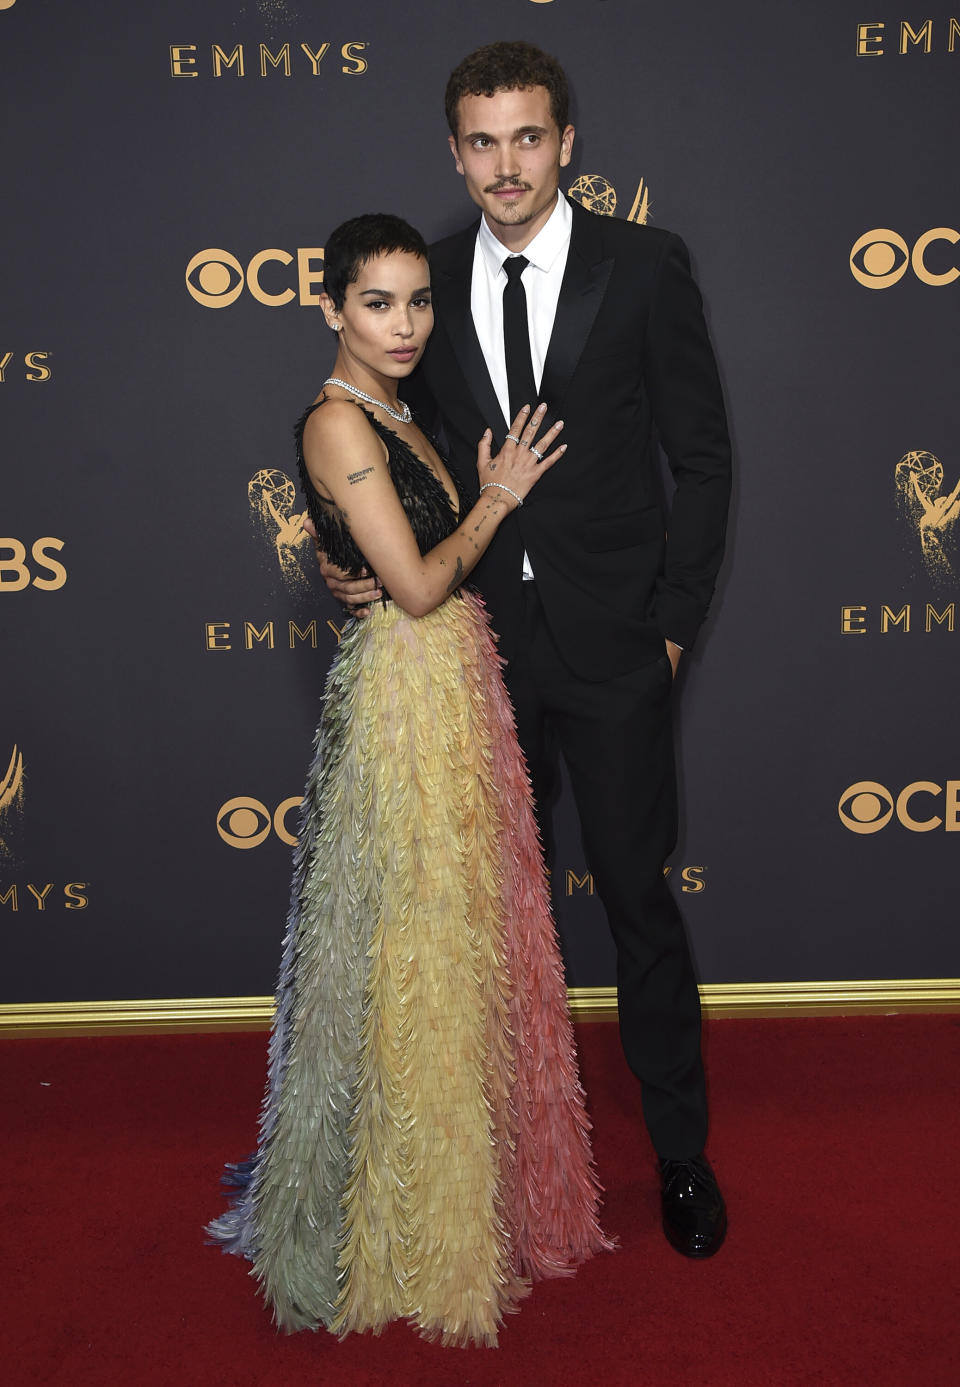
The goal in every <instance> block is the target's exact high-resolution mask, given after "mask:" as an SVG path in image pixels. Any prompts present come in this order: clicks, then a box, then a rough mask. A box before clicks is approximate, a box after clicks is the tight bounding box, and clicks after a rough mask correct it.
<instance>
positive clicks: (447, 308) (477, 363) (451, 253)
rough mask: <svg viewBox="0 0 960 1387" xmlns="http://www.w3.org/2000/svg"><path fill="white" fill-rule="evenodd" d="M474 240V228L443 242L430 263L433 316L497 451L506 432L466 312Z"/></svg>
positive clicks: (491, 383)
mask: <svg viewBox="0 0 960 1387" xmlns="http://www.w3.org/2000/svg"><path fill="white" fill-rule="evenodd" d="M476 239H477V227H476V225H474V226H472V227H470V228H469V229H468V230H466V231H464V232H462V233H461V234H460V235H459V236H456V237H454V238H453V239H452V240H450V241H447V242H445V244H444V246H443V248H442V254H436V255H435V256H434V257H433V258H432V260H431V270H432V275H433V304H434V313H435V314H436V316H437V318H438V319H439V320H440V322H441V323H442V324H443V326H444V328H445V329H446V332H447V336H448V337H449V339H450V342H451V345H452V346H453V351H454V355H455V356H456V358H457V364H458V365H459V367H460V370H461V371H462V373H463V377H464V379H465V381H466V382H467V387H468V389H469V391H470V393H471V395H472V396H473V398H474V400H475V401H476V404H477V408H478V409H479V411H480V414H481V417H482V418H483V419H484V420H485V421H486V423H487V424H489V426H490V428H491V429H492V430H493V434H494V440H495V442H496V445H497V447H499V446H500V445H501V444H502V442H503V440H504V437H505V436H506V432H507V425H506V424H505V423H504V422H503V412H502V410H501V409H500V401H499V400H498V399H497V392H496V391H495V390H494V388H493V381H492V380H491V379H490V372H489V371H488V370H487V363H486V361H485V359H484V355H483V351H482V349H481V347H480V339H479V338H478V337H477V330H476V328H475V327H474V324H473V314H472V312H471V311H470V286H471V280H472V277H473V251H474V246H475V244H476Z"/></svg>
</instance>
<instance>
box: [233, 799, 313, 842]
mask: <svg viewBox="0 0 960 1387" xmlns="http://www.w3.org/2000/svg"><path fill="white" fill-rule="evenodd" d="M302 800H303V796H302V795H292V796H291V797H290V799H285V800H281V802H280V803H279V804H278V805H277V807H276V809H275V810H274V811H273V813H272V814H271V813H270V810H269V809H268V808H267V806H266V805H265V804H261V802H260V800H258V799H251V798H250V796H249V795H237V796H236V798H234V799H228V800H227V802H226V804H221V806H220V808H219V809H218V810H217V832H218V833H219V834H220V837H221V838H222V839H223V841H224V842H225V843H228V844H229V845H230V847H231V848H258V847H259V846H260V844H261V843H263V842H265V841H266V839H267V838H268V837H269V834H270V830H271V828H272V829H273V831H274V832H275V833H276V835H277V837H278V838H279V839H280V840H281V841H282V842H284V843H288V844H289V845H290V847H293V846H294V845H295V844H296V841H297V840H296V838H295V837H294V835H293V834H292V833H291V832H290V830H289V829H288V828H287V815H288V814H289V813H290V810H291V809H295V808H296V807H297V806H298V805H299V804H300V803H301V802H302Z"/></svg>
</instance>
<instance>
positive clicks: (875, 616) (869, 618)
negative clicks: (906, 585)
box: [840, 602, 956, 636]
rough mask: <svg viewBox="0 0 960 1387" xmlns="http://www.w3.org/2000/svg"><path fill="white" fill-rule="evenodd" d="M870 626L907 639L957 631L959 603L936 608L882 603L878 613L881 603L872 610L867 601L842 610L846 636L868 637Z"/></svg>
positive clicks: (841, 623) (883, 632) (841, 617)
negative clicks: (913, 633) (915, 634)
mask: <svg viewBox="0 0 960 1387" xmlns="http://www.w3.org/2000/svg"><path fill="white" fill-rule="evenodd" d="M914 608H916V615H915V614H914ZM870 623H873V625H874V627H875V629H876V630H877V631H879V633H880V635H881V636H886V635H889V634H890V633H891V632H894V631H899V632H900V633H901V634H902V635H905V636H907V635H909V634H910V632H911V631H922V632H924V633H925V634H926V635H929V634H930V633H931V631H946V632H953V631H955V630H956V603H954V602H946V603H943V604H940V605H934V603H933V602H927V603H926V604H923V603H920V602H918V603H912V602H901V603H900V605H899V607H898V606H897V604H896V603H893V604H891V605H888V604H887V603H885V602H884V603H880V604H879V610H877V604H874V606H873V607H870V606H868V605H867V604H866V603H865V602H856V603H851V604H850V605H848V606H845V607H841V608H840V630H841V632H842V634H843V635H845V636H865V635H867V633H868V631H869V629H870Z"/></svg>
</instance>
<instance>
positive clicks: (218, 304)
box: [185, 246, 323, 308]
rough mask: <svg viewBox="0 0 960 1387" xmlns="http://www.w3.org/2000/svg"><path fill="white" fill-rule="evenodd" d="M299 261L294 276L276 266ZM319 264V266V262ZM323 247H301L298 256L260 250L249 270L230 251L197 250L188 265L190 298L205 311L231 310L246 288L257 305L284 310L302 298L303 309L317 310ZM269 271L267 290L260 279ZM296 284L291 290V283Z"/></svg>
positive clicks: (248, 263) (287, 252)
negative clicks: (292, 281) (264, 271)
mask: <svg viewBox="0 0 960 1387" xmlns="http://www.w3.org/2000/svg"><path fill="white" fill-rule="evenodd" d="M294 259H296V262H297V268H296V273H295V275H294V274H293V273H292V272H286V273H285V272H284V270H279V269H277V266H278V265H279V266H283V267H284V269H285V267H286V266H288V265H292V264H293V262H294ZM317 261H320V262H321V264H320V267H319V268H318V267H317V264H316V262H317ZM322 262H323V247H322V246H300V247H299V249H298V250H297V253H296V256H293V255H291V254H290V252H289V251H287V250H276V249H272V250H258V251H257V253H256V255H254V256H252V257H251V259H250V260H249V261H248V262H247V266H246V269H244V267H243V265H241V263H240V261H239V260H238V259H237V257H236V256H235V255H231V253H230V252H229V251H228V250H217V249H216V248H213V249H209V250H198V251H197V253H196V255H195V256H194V257H193V259H192V260H191V261H190V263H189V264H188V265H187V270H186V276H185V277H186V283H187V289H188V291H189V293H190V296H191V298H194V299H196V301H197V303H199V304H202V305H203V307H204V308H229V306H230V304H232V303H236V301H237V299H238V298H239V297H240V295H241V294H242V293H243V290H244V286H246V288H247V289H248V290H249V291H250V293H251V294H252V295H253V297H254V298H255V299H256V300H257V302H258V303H263V304H266V306H267V307H268V308H282V307H283V306H284V304H287V303H292V302H293V300H294V299H295V298H298V297H299V300H300V307H301V308H315V307H318V306H319V304H320V293H319V287H320V285H322V283H323V268H322ZM267 265H269V266H270V269H269V271H268V272H267V274H266V276H265V278H266V279H267V281H268V285H267V286H266V287H265V286H264V285H263V284H262V283H261V280H260V276H261V273H262V272H263V270H264V267H265V266H267ZM291 279H294V280H295V282H296V286H297V287H296V289H293V288H291V286H290V280H291Z"/></svg>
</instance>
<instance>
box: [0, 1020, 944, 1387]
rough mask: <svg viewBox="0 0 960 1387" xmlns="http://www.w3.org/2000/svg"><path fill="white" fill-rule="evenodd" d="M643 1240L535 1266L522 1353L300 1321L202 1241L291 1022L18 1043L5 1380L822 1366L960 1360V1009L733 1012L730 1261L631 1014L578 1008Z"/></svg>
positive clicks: (605, 1172)
mask: <svg viewBox="0 0 960 1387" xmlns="http://www.w3.org/2000/svg"><path fill="white" fill-rule="evenodd" d="M578 1036H579V1040H580V1045H581V1059H582V1067H583V1075H584V1081H585V1083H586V1086H587V1091H588V1095H589V1099H590V1105H591V1110H592V1112H593V1116H594V1121H595V1126H596V1133H595V1145H596V1153H597V1160H598V1164H599V1168H600V1175H601V1178H602V1180H603V1182H604V1184H605V1185H606V1187H607V1202H606V1213H605V1221H606V1226H607V1227H608V1228H609V1229H611V1230H613V1231H615V1232H617V1233H618V1234H619V1235H620V1238H621V1241H622V1244H623V1246H622V1250H621V1251H619V1252H617V1253H615V1254H613V1255H610V1256H605V1257H602V1258H600V1259H598V1260H596V1261H594V1262H592V1263H590V1264H589V1265H588V1266H587V1267H585V1268H583V1269H582V1270H581V1272H580V1273H579V1274H578V1276H577V1277H576V1278H575V1279H573V1280H571V1281H564V1282H550V1283H546V1284H542V1285H539V1286H536V1287H535V1288H534V1291H533V1294H532V1295H531V1296H530V1297H529V1298H528V1299H527V1300H526V1301H525V1302H524V1303H523V1305H522V1307H521V1310H520V1313H519V1314H518V1315H516V1316H515V1317H512V1318H511V1319H510V1320H509V1321H508V1323H507V1325H506V1327H505V1329H504V1331H503V1333H502V1335H501V1347H500V1348H499V1349H497V1350H489V1349H488V1350H482V1349H470V1350H457V1349H441V1348H439V1347H437V1346H435V1345H432V1344H425V1343H423V1342H422V1341H421V1340H419V1339H418V1338H417V1337H416V1336H415V1335H414V1334H413V1333H412V1332H411V1331H410V1330H408V1329H407V1328H406V1327H405V1326H403V1325H397V1326H394V1327H392V1328H391V1329H390V1330H389V1331H388V1332H387V1333H386V1334H384V1335H383V1336H382V1337H381V1338H379V1339H374V1338H357V1337H352V1338H350V1339H348V1340H346V1341H345V1342H344V1343H342V1344H341V1343H338V1342H337V1341H336V1340H334V1339H332V1338H331V1337H330V1336H329V1335H326V1334H315V1335H314V1334H301V1335H297V1336H294V1337H292V1338H286V1337H279V1336H278V1335H277V1334H276V1333H275V1332H274V1331H273V1329H272V1328H271V1327H270V1324H269V1321H268V1319H267V1316H266V1314H265V1312H264V1310H263V1306H262V1304H261V1302H260V1301H259V1299H258V1298H257V1297H256V1296H255V1293H254V1284H253V1282H252V1281H251V1280H250V1279H249V1278H248V1277H247V1274H246V1266H245V1264H241V1263H240V1262H238V1261H237V1260H236V1259H234V1258H228V1257H224V1256H222V1255H221V1254H220V1253H219V1252H217V1251H216V1250H214V1249H213V1248H209V1247H205V1246H204V1245H203V1242H202V1235H201V1231H200V1230H201V1225H202V1224H203V1223H204V1221H205V1220H206V1219H208V1218H209V1217H210V1216H211V1215H212V1214H214V1213H216V1212H219V1209H220V1207H221V1204H220V1197H219V1194H218V1192H217V1180H218V1178H219V1172H220V1165H221V1162H222V1161H223V1160H224V1159H225V1158H233V1157H236V1156H238V1155H241V1154H243V1153H244V1152H246V1151H247V1150H248V1149H249V1148H250V1147H251V1145H252V1144H253V1134H254V1125H255V1115H256V1108H257V1104H258V1101H259V1095H260V1089H261V1084H262V1079H263V1067H264V1050H265V1045H266V1036H265V1034H263V1033H260V1034H253V1035H233V1036H170V1037H128V1038H122V1037H121V1038H111V1039H106V1038H104V1039H90V1040H87V1039H67V1040H34V1041H27V1040H13V1041H9V1042H6V1043H5V1044H4V1045H3V1047H2V1054H3V1061H4V1072H5V1082H4V1098H5V1103H4V1116H3V1126H4V1142H3V1148H4V1159H3V1166H2V1174H3V1179H2V1196H0V1198H2V1218H3V1228H4V1232H5V1235H6V1237H5V1251H4V1258H3V1270H4V1292H3V1297H2V1302H0V1303H2V1310H0V1315H2V1319H3V1321H4V1331H3V1332H4V1339H5V1341H6V1342H5V1344H4V1345H3V1361H5V1362H6V1365H7V1366H6V1367H5V1368H4V1369H3V1370H2V1371H3V1378H4V1381H5V1383H7V1384H10V1385H12V1387H21V1384H30V1385H31V1387H34V1384H43V1387H61V1385H62V1387H68V1385H69V1387H88V1384H91V1385H92V1384H96V1387H105V1385H106V1384H114V1383H116V1384H124V1385H125V1387H154V1384H156V1387H160V1384H163V1387H170V1384H177V1387H200V1384H203V1387H299V1385H300V1384H311V1383H316V1384H323V1387H367V1385H368V1384H369V1385H370V1387H373V1385H374V1384H376V1387H380V1384H384V1383H388V1384H390V1385H391V1387H434V1385H435V1384H440V1385H442V1387H461V1384H467V1385H468V1387H474V1385H476V1387H514V1384H521V1383H523V1384H526V1387H574V1385H576V1387H580V1384H593V1383H596V1384H598V1387H599V1385H600V1384H603V1387H607V1385H609V1387H620V1384H623V1387H636V1385H637V1384H647V1383H649V1384H655V1385H656V1387H674V1385H675V1384H676V1387H687V1384H690V1387H694V1385H696V1387H701V1384H702V1387H728V1384H729V1387H753V1384H757V1387H795V1385H796V1387H810V1385H811V1384H816V1385H817V1387H820V1384H825V1385H827V1387H829V1385H830V1384H844V1387H846V1385H847V1384H851V1385H852V1387H859V1385H860V1384H867V1387H886V1384H894V1383H896V1384H901V1383H902V1384H910V1385H911V1387H912V1384H918V1387H919V1385H920V1384H922V1387H947V1384H949V1385H950V1387H954V1384H956V1383H957V1382H960V1327H958V1321H960V1312H958V1305H957V1293H958V1290H960V1254H958V1244H960V1216H958V1208H957V1205H958V1200H957V1189H958V1176H957V1173H956V1166H957V1153H958V1136H960V1115H958V1105H957V1073H958V1065H960V1018H954V1017H949V1016H944V1017H893V1018H879V1017H878V1018H859V1019H851V1020H838V1019H829V1020H793V1021H779V1020H778V1021H715V1022H713V1023H712V1024H710V1025H709V1026H708V1028H707V1044H706V1053H707V1064H708V1072H709V1076H710V1081H711V1095H712V1101H713V1113H714V1117H713V1135H712V1139H711V1144H710V1154H711V1157H712V1160H713V1164H714V1166H715V1168H716V1170H717V1172H718V1175H719V1176H720V1178H721V1182H722V1184H723V1187H724V1190H725V1192H726V1195H727V1200H728V1204H729V1207H730V1234H729V1237H728V1239H727V1243H726V1246H725V1247H724V1248H723V1250H722V1252H721V1253H720V1254H719V1255H718V1256H717V1257H716V1258H714V1259H713V1260H712V1261H709V1262H704V1263H690V1262H687V1261H686V1260H685V1259H683V1258H681V1257H679V1256H678V1255H677V1254H676V1253H674V1252H673V1251H672V1250H671V1249H670V1248H669V1247H668V1246H667V1244H666V1242H665V1241H664V1239H663V1236H662V1234H661V1233H660V1231H659V1225H658V1211H657V1180H656V1172H655V1168H654V1164H653V1159H652V1155H651V1153H650V1148H649V1146H648V1144H647V1141H646V1137H645V1135H644V1133H643V1132H642V1130H641V1123H640V1120H639V1118H638V1116H637V1114H636V1111H635V1103H636V1097H635V1095H636V1090H635V1087H634V1086H633V1084H632V1081H631V1079H630V1077H629V1075H628V1073H627V1071H626V1068H625V1065H624V1062H623V1059H622V1057H621V1054H620V1049H619V1045H618V1042H617V1035H616V1028H615V1027H614V1026H612V1025H609V1024H604V1023H597V1024H593V1025H581V1026H579V1027H578Z"/></svg>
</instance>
